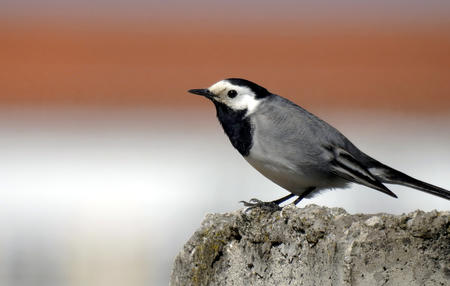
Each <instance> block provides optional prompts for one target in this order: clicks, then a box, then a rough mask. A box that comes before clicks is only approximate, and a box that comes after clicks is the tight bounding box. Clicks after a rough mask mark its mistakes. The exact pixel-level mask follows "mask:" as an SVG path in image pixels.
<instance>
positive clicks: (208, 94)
mask: <svg viewBox="0 0 450 286" xmlns="http://www.w3.org/2000/svg"><path fill="white" fill-rule="evenodd" d="M188 92H190V93H193V94H197V95H201V96H204V97H206V98H208V99H213V98H214V97H215V95H214V94H213V93H212V92H210V91H209V90H208V89H207V88H200V89H190V90H188Z"/></svg>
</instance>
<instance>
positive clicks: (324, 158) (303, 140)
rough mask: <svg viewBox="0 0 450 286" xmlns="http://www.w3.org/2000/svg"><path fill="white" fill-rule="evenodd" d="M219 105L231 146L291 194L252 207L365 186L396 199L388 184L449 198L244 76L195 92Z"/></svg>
mask: <svg viewBox="0 0 450 286" xmlns="http://www.w3.org/2000/svg"><path fill="white" fill-rule="evenodd" d="M188 92H189V93H193V94H196V95H200V96H203V97H205V98H207V99H209V100H210V101H212V103H213V104H214V106H215V108H216V114H217V118H218V120H219V122H220V124H221V126H222V128H223V130H224V132H225V134H226V135H227V136H228V138H229V140H230V142H231V144H232V145H233V147H234V148H235V149H237V151H238V152H239V153H240V154H241V155H242V156H243V157H244V159H245V160H246V161H247V162H248V163H249V164H250V165H251V166H253V167H254V168H255V169H256V170H258V171H259V172H260V173H261V174H262V175H264V176H265V177H267V178H268V179H270V180H271V181H272V182H274V183H275V184H277V185H279V186H281V187H282V188H284V189H285V190H287V191H288V192H289V194H288V195H286V196H284V197H281V198H279V199H276V200H273V201H269V202H263V201H261V200H258V199H255V198H253V199H251V200H250V201H249V202H247V201H241V202H242V203H244V205H245V206H247V207H248V208H256V207H261V208H268V209H276V208H279V207H280V204H282V203H283V202H285V201H287V200H289V199H291V198H292V197H297V198H296V199H295V201H294V202H293V203H294V204H295V205H297V204H298V203H299V202H300V201H301V200H302V199H304V198H312V197H313V196H315V195H317V194H318V193H320V192H321V191H323V190H328V189H337V188H345V187H347V186H348V185H349V184H351V183H356V184H361V185H364V186H366V187H369V188H372V189H374V190H377V191H380V192H382V193H384V194H386V195H389V196H391V197H393V198H397V196H396V195H395V194H394V193H393V192H392V191H391V190H390V189H388V188H387V187H386V186H385V184H398V185H403V186H407V187H411V188H414V189H417V190H419V191H423V192H425V193H428V194H431V195H435V196H438V197H441V198H444V199H447V200H450V191H448V190H445V189H443V188H440V187H437V186H434V185H432V184H429V183H426V182H423V181H420V180H417V179H415V178H413V177H411V176H408V175H406V174H404V173H402V172H400V171H397V170H395V169H394V168H391V167H389V166H387V165H385V164H383V163H381V162H379V161H377V160H375V159H374V158H372V157H370V156H369V155H366V154H365V153H364V152H362V151H361V150H360V149H358V148H357V147H356V146H355V145H354V144H353V143H352V142H350V140H349V139H347V137H345V136H344V135H343V134H342V133H341V132H339V131H338V130H337V129H336V128H334V127H333V126H331V125H330V124H328V123H326V122H325V121H323V120H322V119H320V118H319V117H317V116H315V115H314V114H312V113H310V112H308V111H307V110H305V109H304V108H302V107H300V106H299V105H297V104H295V103H293V102H292V101H290V100H288V99H286V98H284V97H281V96H279V95H276V94H274V93H272V92H270V91H268V90H267V89H266V88H264V87H262V86H260V85H258V84H256V83H254V82H251V81H249V80H246V79H242V78H228V79H224V80H220V81H218V82H216V83H214V84H213V85H211V86H210V87H209V88H201V89H190V90H188Z"/></svg>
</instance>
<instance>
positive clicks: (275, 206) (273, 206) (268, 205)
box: [240, 194, 295, 212]
mask: <svg viewBox="0 0 450 286" xmlns="http://www.w3.org/2000/svg"><path fill="white" fill-rule="evenodd" d="M293 196H295V195H294V194H289V195H287V196H284V197H282V198H279V199H277V200H274V201H271V202H263V201H261V200H258V199H251V200H250V202H246V201H240V202H241V203H243V204H244V206H246V207H247V209H246V210H245V211H246V212H247V211H249V210H251V209H254V208H261V209H263V210H266V211H271V212H274V211H277V210H280V209H281V207H280V204H281V203H283V202H284V201H286V200H289V199H290V198H292V197H293Z"/></svg>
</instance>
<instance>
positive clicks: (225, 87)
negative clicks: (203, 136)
mask: <svg viewBox="0 0 450 286" xmlns="http://www.w3.org/2000/svg"><path fill="white" fill-rule="evenodd" d="M208 89H209V91H210V92H212V93H213V94H215V95H216V98H215V100H217V101H218V102H221V103H223V104H225V105H227V106H228V107H230V108H231V109H233V110H244V109H247V114H246V115H250V114H252V113H253V112H254V111H255V110H256V108H257V107H258V105H259V104H260V102H261V100H262V99H256V98H255V97H256V95H255V93H254V92H253V91H252V90H251V89H250V88H248V87H245V86H239V85H233V84H231V83H229V82H228V81H227V80H221V81H219V82H217V83H215V84H213V85H212V86H210V87H209V88H208ZM230 90H235V91H236V92H237V95H236V96H235V97H233V98H231V97H229V96H228V92H229V91H230Z"/></svg>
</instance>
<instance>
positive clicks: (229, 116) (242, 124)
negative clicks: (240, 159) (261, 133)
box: [213, 101, 253, 156]
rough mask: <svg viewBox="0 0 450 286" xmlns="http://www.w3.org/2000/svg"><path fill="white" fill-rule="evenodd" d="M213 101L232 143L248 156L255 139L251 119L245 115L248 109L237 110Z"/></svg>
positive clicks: (242, 153) (218, 116)
mask: <svg viewBox="0 0 450 286" xmlns="http://www.w3.org/2000/svg"><path fill="white" fill-rule="evenodd" d="M213 102H214V105H215V106H216V111H217V118H218V119H219V121H220V124H221V125H222V127H223V130H224V131H225V133H226V134H227V135H228V138H230V141H231V144H233V146H234V148H236V149H237V150H238V151H239V153H241V155H242V156H248V154H249V153H250V149H251V147H252V144H253V141H252V126H251V123H250V119H249V118H246V117H245V114H246V113H247V109H245V110H239V111H236V110H232V109H231V108H229V107H228V106H226V105H225V104H223V103H220V102H216V101H213Z"/></svg>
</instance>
